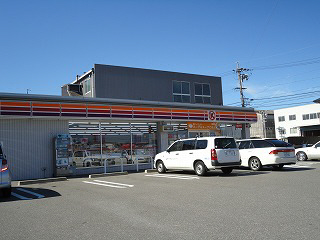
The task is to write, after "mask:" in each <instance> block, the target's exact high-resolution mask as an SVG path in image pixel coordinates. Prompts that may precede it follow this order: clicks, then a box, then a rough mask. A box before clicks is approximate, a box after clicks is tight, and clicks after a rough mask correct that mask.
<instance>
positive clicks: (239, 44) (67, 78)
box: [0, 0, 320, 109]
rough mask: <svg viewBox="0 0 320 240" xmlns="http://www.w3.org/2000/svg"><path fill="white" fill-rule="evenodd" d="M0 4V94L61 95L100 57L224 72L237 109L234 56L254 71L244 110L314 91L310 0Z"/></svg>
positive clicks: (319, 52) (306, 98) (318, 61)
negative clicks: (246, 106) (247, 105)
mask: <svg viewBox="0 0 320 240" xmlns="http://www.w3.org/2000/svg"><path fill="white" fill-rule="evenodd" d="M0 9H1V14H0V24H1V33H2V34H1V38H0V53H1V58H0V69H1V73H2V77H1V85H0V92H13V93H26V92H27V89H31V92H30V93H31V94H49V95H60V92H61V90H60V87H61V86H62V85H63V84H65V83H69V82H71V81H73V80H74V79H75V76H76V75H77V74H79V75H80V74H82V73H83V72H85V71H87V70H89V69H91V68H92V67H93V64H95V63H100V64H110V65H117V66H129V67H138V68H148V69H156V70H167V71H176V72H186V73H194V74H203V75H214V76H222V85H223V95H224V104H225V105H230V106H231V105H232V106H240V95H239V92H238V91H235V90H234V88H235V87H237V86H238V81H237V77H236V75H235V74H233V73H232V70H233V69H235V67H236V62H237V61H239V62H240V66H241V67H245V68H250V69H252V71H250V72H249V74H250V78H249V80H248V81H246V82H245V83H244V85H245V87H246V88H247V90H246V92H245V96H246V97H247V98H248V99H253V100H251V101H250V104H251V106H252V107H255V108H257V109H278V108H282V107H290V106H295V105H302V104H307V103H312V100H314V99H316V98H319V97H320V41H319V38H320V28H319V26H320V17H319V12H320V1H317V0H308V1H302V0H295V1H290V0H259V1H254V0H252V1H246V0H244V1H231V0H230V1H227V0H226V1H218V0H212V1H204V0H203V1H201V0H200V1H199V0H198V1H188V0H184V1H183V0H171V1H169V0H161V1H152V0H149V1H143V0H140V1H139V0H135V1H132V0H131V1H129V0H117V1H107V0H91V1H89V0H86V1H85V0H68V1H66V0H65V1H62V0H51V1H50V0H41V1H40V0H39V1H36V0H28V1H25V0H23V1H16V0H11V1H5V0H0ZM308 59H312V60H308ZM293 62H295V63H296V64H294V65H297V66H294V67H288V66H287V65H281V64H284V63H293ZM262 66H264V67H265V68H266V69H265V70H259V68H260V69H261V67H262ZM279 66H281V68H275V67H279ZM283 66H284V67H283Z"/></svg>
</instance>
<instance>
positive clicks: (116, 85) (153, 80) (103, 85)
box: [93, 64, 223, 105]
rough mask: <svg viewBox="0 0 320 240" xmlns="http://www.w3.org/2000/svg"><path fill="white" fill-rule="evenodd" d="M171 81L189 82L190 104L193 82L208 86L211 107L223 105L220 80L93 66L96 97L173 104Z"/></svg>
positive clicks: (210, 77) (192, 95)
mask: <svg viewBox="0 0 320 240" xmlns="http://www.w3.org/2000/svg"><path fill="white" fill-rule="evenodd" d="M173 80H177V81H187V82H190V91H191V103H194V102H195V100H194V83H209V84H210V88H211V104H212V105H223V100H222V86H221V78H220V77H212V76H203V75H196V74H187V73H178V72H168V71H159V70H149V69H141V68H130V67H118V66H111V65H102V64H95V65H94V84H93V86H94V91H95V97H97V98H115V99H131V100H147V101H161V102H173V94H172V81H173Z"/></svg>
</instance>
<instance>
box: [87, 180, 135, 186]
mask: <svg viewBox="0 0 320 240" xmlns="http://www.w3.org/2000/svg"><path fill="white" fill-rule="evenodd" d="M93 181H94V182H100V183H110V184H114V185H119V186H125V187H134V185H129V184H124V183H116V182H107V181H101V180H93Z"/></svg>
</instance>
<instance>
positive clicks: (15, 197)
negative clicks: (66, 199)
mask: <svg viewBox="0 0 320 240" xmlns="http://www.w3.org/2000/svg"><path fill="white" fill-rule="evenodd" d="M59 196H61V195H60V193H58V192H56V191H53V190H50V189H45V188H30V187H12V192H11V196H10V197H8V198H5V197H4V196H3V195H2V193H1V192H0V203H1V202H13V201H22V200H29V201H30V200H39V199H43V198H52V197H59Z"/></svg>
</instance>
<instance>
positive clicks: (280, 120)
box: [278, 116, 286, 122]
mask: <svg viewBox="0 0 320 240" xmlns="http://www.w3.org/2000/svg"><path fill="white" fill-rule="evenodd" d="M278 119H279V122H284V121H285V120H286V119H285V117H284V116H279V117H278Z"/></svg>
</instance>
